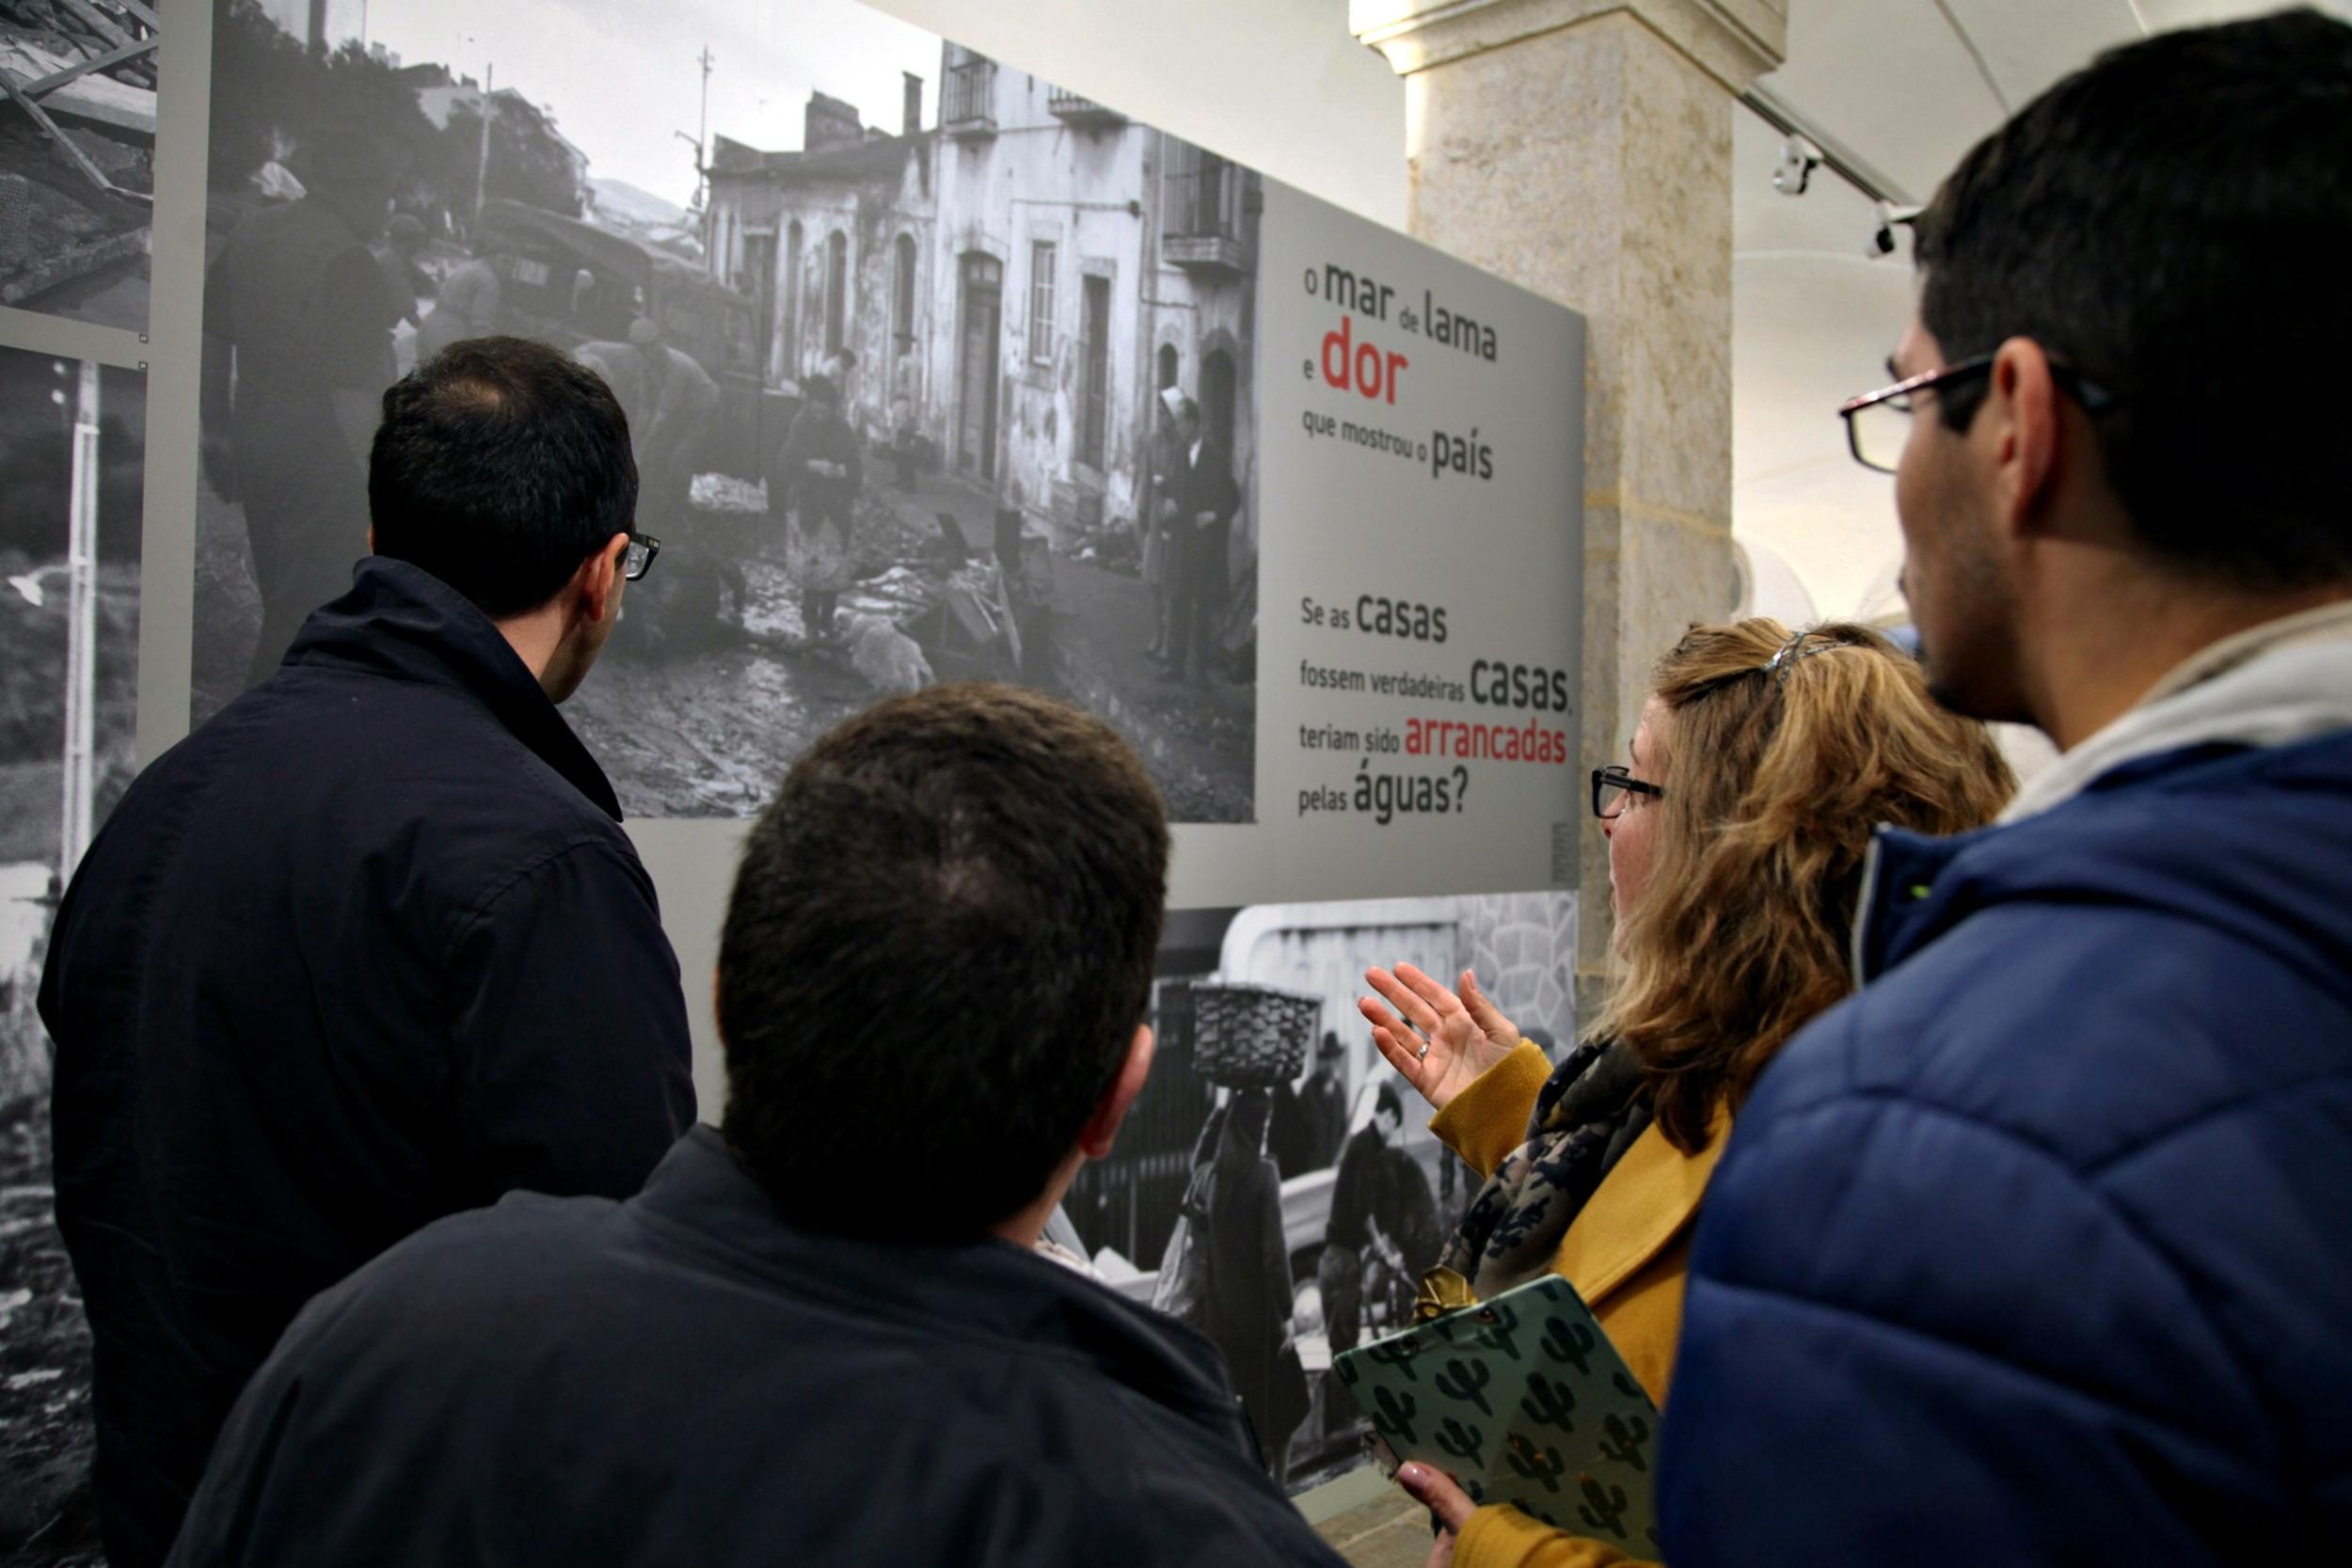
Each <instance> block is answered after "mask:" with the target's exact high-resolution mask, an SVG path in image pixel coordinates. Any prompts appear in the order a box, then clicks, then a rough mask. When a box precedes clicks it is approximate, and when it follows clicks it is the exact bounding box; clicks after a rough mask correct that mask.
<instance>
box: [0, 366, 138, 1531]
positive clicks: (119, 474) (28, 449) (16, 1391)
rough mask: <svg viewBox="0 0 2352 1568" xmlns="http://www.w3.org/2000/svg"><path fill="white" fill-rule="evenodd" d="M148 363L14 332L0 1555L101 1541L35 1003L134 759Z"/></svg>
mask: <svg viewBox="0 0 2352 1568" xmlns="http://www.w3.org/2000/svg"><path fill="white" fill-rule="evenodd" d="M146 445H147V379H146V377H145V376H143V375H141V374H139V373H138V372H135V371H127V370H115V369H111V368H107V367H103V366H99V365H94V364H90V363H88V362H87V361H84V360H77V359H60V358H56V357H55V356H50V355H45V354H27V353H24V352H22V351H20V350H16V349H0V494H5V495H6V496H7V497H8V504H7V505H6V506H0V1560H6V1561H8V1562H9V1563H12V1564H24V1568H53V1565H54V1568H68V1565H73V1568H80V1565H84V1564H87V1563H90V1562H93V1561H97V1560H99V1543H98V1524H97V1513H96V1505H95V1503H94V1501H93V1498H92V1496H91V1491H90V1479H89V1466H90V1455H91V1450H92V1445H93V1441H94V1439H93V1436H92V1432H91V1425H90V1334H89V1324H88V1320H87V1317H86V1316H85V1315H84V1313H83V1310H82V1297H81V1289H80V1286H79V1285H78V1283H77V1282H76V1280H75V1278H74V1275H73V1272H72V1264H71V1263H70V1262H69V1260H68V1259H67V1257H66V1250H65V1243H64V1239H63V1238H62V1236H61V1235H60V1234H59V1232H58V1229H57V1223H56V1182H55V1180H54V1178H53V1175H52V1172H51V1164H50V1103H51V1098H52V1097H51V1083H52V1074H51V1071H50V1065H51V1056H52V1048H51V1046H50V1043H49V1035H48V1032H47V1030H45V1029H44V1028H43V1027H42V1026H41V1022H40V1013H39V1011H38V1010H37V1000H38V997H39V994H40V976H41V968H42V965H43V964H44V962H45V961H46V960H47V958H48V954H49V938H50V931H51V928H52V927H53V926H54V925H55V923H56V913H57V904H58V900H59V898H60V897H61V896H62V895H63V894H64V891H65V887H66V883H67V882H68V881H69V880H70V879H72V875H73V869H74V867H75V866H76V865H77V864H79V863H80V862H81V858H82V851H83V850H84V849H85V848H86V847H88V844H89V842H90V839H91V837H92V835H94V834H95V833H96V832H97V831H98V829H99V827H100V826H101V825H102V824H103V822H104V820H105V817H106V815H107V813H108V812H109V811H111V810H112V809H113V807H114V804H115V802H116V801H117V800H120V799H121V798H122V792H123V791H124V790H125V789H127V788H129V787H130V784H131V777H132V774H133V772H134V771H135V768H136V751H135V721H136V714H137V707H138V641H139V556H140V534H139V531H140V522H141V511H142V503H143V499H144V489H145V483H144V479H143V472H144V466H145V458H146Z"/></svg>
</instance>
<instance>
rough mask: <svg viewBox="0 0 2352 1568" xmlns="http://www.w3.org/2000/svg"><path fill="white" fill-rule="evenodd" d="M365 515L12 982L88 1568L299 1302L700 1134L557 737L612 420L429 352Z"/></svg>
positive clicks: (592, 646)
mask: <svg viewBox="0 0 2352 1568" xmlns="http://www.w3.org/2000/svg"><path fill="white" fill-rule="evenodd" d="M368 483H369V500H370V506H371V509H372V513H373V549H374V550H375V552H376V553H375V554H374V555H373V556H371V557H370V558H368V559H366V560H364V561H362V562H360V563H359V565H358V569H357V570H356V572H355V573H354V574H353V576H352V581H351V587H350V590H349V592H347V593H346V594H343V596H342V597H341V598H339V599H337V600H335V601H334V602H332V603H330V604H327V605H326V606H324V607H323V608H321V609H319V610H316V611H315V612H313V613H312V614H311V616H310V620H309V621H308V622H307V623H306V624H305V625H304V626H303V627H302V630H301V633H300V635H299V636H297V637H296V638H295V639H294V646H293V648H292V649H291V650H290V651H289V652H288V653H287V656H286V660H285V663H284V665H283V666H282V667H281V668H280V669H279V670H278V673H276V674H275V675H273V676H271V677H270V679H269V680H267V681H265V682H264V683H262V685H261V686H259V687H257V688H255V689H253V690H251V691H248V692H246V694H245V695H244V696H242V697H240V698H239V699H237V700H236V701H235V702H233V703H231V704H230V705H229V706H228V707H227V708H225V709H223V710H222V712H221V713H220V714H219V715H218V716H217V717H216V718H215V719H214V720H213V721H211V722H210V723H208V724H206V725H205V726H204V727H203V728H202V729H200V730H199V731H197V732H196V734H194V735H192V736H189V737H188V738H187V739H186V740H184V741H183V742H182V743H181V744H180V745H178V746H176V747H174V748H172V750H171V751H170V752H167V753H166V754H165V755H164V756H163V757H162V758H160V759H159V760H158V761H157V762H156V763H155V764H154V765H153V766H152V767H151V768H149V769H148V770H147V771H146V773H145V774H143V775H142V776H141V777H140V778H139V779H138V780H137V782H136V783H135V784H133V785H132V786H131V789H130V791H129V793H128V794H127V795H125V796H124V798H123V800H122V803H121V804H120V805H119V806H118V807H116V808H115V811H114V814H113V816H112V817H111V819H110V820H109V821H108V822H107V824H106V827H105V829H104V830H103V832H101V833H100V834H99V836H98V839H97V841H96V842H95V843H94V844H92V845H91V847H90V849H89V853H88V855H87V857H86V858H85V859H84V860H83V862H82V865H81V868H80V870H79V871H78V872H77V873H76V875H75V877H74V879H73V883H72V887H71V888H70V889H69V890H68V892H67V895H66V898H65V902H64V905H63V907H62V908H61V909H60V910H59V911H58V915H57V922H56V934H55V937H54V939H53V942H52V944H51V949H50V954H49V960H48V966H47V969H46V971H45V972H44V974H42V978H41V992H40V1012H41V1018H42V1020H43V1021H44V1022H46V1023H47V1024H48V1026H49V1031H50V1035H51V1037H53V1038H54V1039H55V1040H56V1047H57V1055H56V1108H55V1117H56V1167H57V1219H58V1225H59V1227H60V1229H61V1230H62V1231H63V1232H64V1236H65V1241H66V1244H67V1248H68V1250H69V1251H70V1252H71V1254H72V1259H73V1266H74V1272H75V1274H76V1275H77V1276H78V1277H79V1279H80V1281H81V1285H82V1290H83V1294H84V1298H85V1300H86V1301H87V1305H88V1310H89V1319H90V1326H91V1331H92V1335H93V1338H94V1340H95V1347H94V1355H95V1376H96V1386H95V1396H94V1403H95V1410H96V1416H97V1425H98V1452H97V1466H96V1485H97V1493H98V1501H99V1508H100V1513H101V1521H102V1525H103V1529H104V1532H105V1539H106V1549H107V1555H108V1557H109V1559H110V1560H112V1561H113V1562H114V1563H115V1564H116V1565H117V1568H131V1565H134V1564H139V1563H153V1562H157V1561H160V1560H162V1558H163V1556H164V1554H165V1552H166V1551H167V1549H168V1548H169V1546H170V1544H171V1540H172V1534H173V1531H174V1530H175V1529H176V1528H177V1527H178V1525H179V1522H180V1517H181V1514H182V1513H183V1510H184V1508H185V1506H186V1503H187V1498H188V1496H189V1494H190V1493H191V1492H192V1491H193V1490H194V1489H195V1487H196V1483H197V1481H198V1480H199V1477H200V1475H201V1473H202V1470H203V1465H204V1460H205V1456H206V1454H207V1452H208V1451H209V1450H210V1449H211V1447H212V1444H213V1441H214V1437H215V1433H216V1432H217V1431H218V1429H219V1426H220V1423H221V1421H222V1420H223V1418H225V1417H226V1416H227V1415H228V1413H229V1408H230V1404H231V1402H233V1401H234V1400H235V1398H236V1396H237V1391H238V1389H239V1388H240V1387H241V1386H243V1385H244V1382H245V1380H246V1376H247V1375H248V1374H249V1373H250V1372H251V1371H252V1370H253V1369H254V1368H255V1367H257V1366H259V1365H260V1364H261V1362H262V1358H263V1357H264V1356H265V1355H267V1354H268V1353H269V1349H270V1346H271V1345H272V1344H273V1343H274V1342H275V1341H276V1340H277V1338H278V1333H279V1331H280V1330H282V1329H283V1328H284V1327H285V1326H286V1324H287V1323H288V1322H289V1321H291V1320H292V1319H293V1317H294V1313H295V1311H296V1310H297V1309H299V1308H300V1307H301V1306H302V1304H303V1303H304V1302H305V1301H306V1300H308V1299H309V1298H310V1296H311V1295H312V1294H313V1293H314V1292H316V1291H319V1290H321V1289H323V1288H324V1287H326V1286H327V1285H330V1284H332V1283H334V1282H335V1281H336V1280H338V1279H340V1278H342V1276H343V1275H346V1274H348V1273H350V1272H351V1270H353V1269H354V1268H356V1267H358V1265H359V1264H361V1263H363V1262H365V1261H366V1260H367V1259H370V1258H372V1257H373V1256H374V1255H375V1254H377V1253H379V1252H381V1251H382V1250H383V1249H384V1248H385V1247H387V1246H389V1245H390V1244H391V1243H394V1242H396V1241H398V1240H400V1239H401V1238H402V1237H404V1236H405V1235H407V1234H409V1233H410V1232H411V1231H414V1230H415V1229H417V1228H418V1227H421V1226H423V1225H425V1224H426V1223H428V1222H430V1221H432V1220H435V1219H437V1218H440V1217H441V1216H443V1215H445V1214H450V1213H453V1212H457V1211H459V1210H463V1209H469V1208H474V1207H477V1206H479V1205H482V1204H485V1203H489V1202H491V1201H493V1200H495V1199H496V1198H497V1197H498V1196H500V1195H501V1194H502V1193H505V1192H508V1191H511V1190H514V1189H516V1188H530V1189H532V1190H535V1191H542V1192H557V1193H602V1194H608V1195H611V1196H626V1195H627V1194H629V1193H632V1192H634V1191H636V1190H637V1188H638V1186H639V1185H640V1183H642V1182H643V1180H644V1177H645V1174H646V1173H647V1172H648V1171H650V1170H651V1169H652V1168H653V1166H654V1164H655V1163H656V1162H657V1161H658V1160H659V1159H660V1157H661V1155H662V1153H663V1151H664V1150H665V1149H667V1148H668V1147H669V1146H670V1144H671V1143H672V1142H673V1141H675V1138H676V1137H677V1135H678V1134H679V1133H680V1132H683V1131H684V1130H685V1129H686V1127H687V1126H688V1125H690V1124H691V1122H692V1120H693V1114H694V1098H693V1089H692V1086H691V1079H690V1077H689V1072H688V1058H689V1046H688V1038H687V1028H686V1015H685V998H684V993H683V991H682V990H680V988H679V985H678V977H677V963H676V959H675V957H674V956H673V955H672V953H671V951H670V945H669V942H668V941H667V940H666V939H665V938H664V937H663V935H662V932H661V926H660V915H659V911H657V910H656V908H655V904H654V893H653V886H652V883H651V882H650V881H649V880H648V879H647V878H646V876H645V872H644V867H643V866H641V865H640V864H639V863H638V860H637V855H636V852H635V850H634V849H632V848H631V847H630V845H629V841H628V835H627V834H626V833H624V832H622V831H621V828H620V807H619V803H618V801H617V800H615V799H614V798H613V794H612V786H611V785H610V784H607V783H606V781H605V778H604V775H603V774H602V772H600V771H599V770H598V769H597V768H596V763H595V762H594V761H593V760H592V759H591V758H590V757H589V755H588V753H587V752H586V751H585V750H584V749H582V747H581V746H580V742H579V741H578V740H577V739H576V738H575V737H574V736H573V735H572V732H571V731H570V730H569V729H568V728H567V727H566V726H565V725H564V721H563V719H562V718H561V717H560V716H559V715H558V713H557V712H556V707H555V705H556V704H557V703H558V702H561V701H562V700H563V699H564V697H566V696H568V695H569V694H570V693H571V691H572V690H573V689H575V688H576V687H577V686H578V685H579V684H580V680H581V678H582V677H583V676H585V675H586V674H587V673H588V669H589V666H590V665H591V664H593V663H594V662H595V660H596V654H597V651H598V650H599V649H600V648H601V647H602V646H603V643H604V640H605V637H606V635H607V633H608V632H609V631H610V630H611V629H612V623H613V621H614V619H615V618H616V617H617V616H618V615H619V613H620V603H621V594H622V583H623V580H624V579H625V578H627V577H628V576H630V575H632V573H633V572H634V571H639V570H642V569H643V565H644V560H645V558H647V557H648V556H649V555H650V552H651V547H652V542H651V541H649V540H648V541H641V540H639V539H638V538H637V537H636V536H634V535H632V534H631V533H630V531H629V529H630V520H631V515H632V513H633V511H634V508H635V504H636V491H637V476H636V468H635V466H634V465H633V464H632V463H631V461H630V458H629V451H628V429H627V426H626V424H625V422H624V420H623V419H622V416H621V411H620V409H619V407H618V405H617V404H614V402H613V401H612V394H611V392H610V391H608V390H607V389H606V388H605V386H604V384H603V383H602V382H600V381H598V380H597V379H596V376H595V375H594V373H593V372H589V371H586V370H584V369H582V368H580V366H578V365H575V364H573V363H572V362H571V361H570V360H569V359H567V358H565V357H564V356H563V355H562V354H560V353H559V352H557V351H556V350H553V349H550V348H547V347H545V346H543V345H540V344H536V343H530V342H524V341H520V340H517V339H512V338H492V339H481V340H476V341H469V342H466V343H462V344H459V345H458V346H457V347H455V348H453V349H451V350H450V351H448V352H447V353H445V354H443V355H441V356H438V357H437V358H435V359H433V360H432V361H430V362H429V363H427V364H426V365H424V366H422V367H421V368H420V369H419V370H418V371H417V372H416V373H414V374H412V375H410V376H409V377H408V378H407V379H405V380H404V381H402V382H400V383H399V384H397V385H396V386H394V387H393V388H391V389H390V390H389V392H387V393H385V394H384V399H383V420H382V423H381V425H380V426H379V427H378V429H377V430H376V432H375V436H374V441H373V454H372V458H371V463H370V467H369V479H368Z"/></svg>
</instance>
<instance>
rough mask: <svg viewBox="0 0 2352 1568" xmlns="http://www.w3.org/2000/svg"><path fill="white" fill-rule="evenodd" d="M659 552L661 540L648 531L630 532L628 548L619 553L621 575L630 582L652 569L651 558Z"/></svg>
mask: <svg viewBox="0 0 2352 1568" xmlns="http://www.w3.org/2000/svg"><path fill="white" fill-rule="evenodd" d="M660 553H661V541H660V540H659V539H656V538H655V537H654V536H653V535H652V534H650V533H632V534H630V535H629V536H628V549H627V550H625V551H623V552H622V555H621V576H622V577H624V578H628V580H629V581H631V582H635V581H636V580H637V579H638V578H642V577H644V575H645V574H646V573H647V572H650V571H652V570H653V558H654V557H655V556H657V555H660Z"/></svg>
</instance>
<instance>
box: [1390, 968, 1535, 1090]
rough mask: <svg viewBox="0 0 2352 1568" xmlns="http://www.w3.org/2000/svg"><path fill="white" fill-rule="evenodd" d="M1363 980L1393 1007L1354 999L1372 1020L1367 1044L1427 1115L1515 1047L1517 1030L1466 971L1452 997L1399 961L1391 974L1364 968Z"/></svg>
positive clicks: (1423, 975) (1475, 977) (1427, 978)
mask: <svg viewBox="0 0 2352 1568" xmlns="http://www.w3.org/2000/svg"><path fill="white" fill-rule="evenodd" d="M1364 979H1365V981H1366V982H1367V983H1368V984H1369V985H1370V986H1371V987H1372V989H1373V990H1376V991H1378V992H1379V993H1380V996H1381V997H1384V998H1386V999H1387V1001H1388V1003H1389V1007H1394V1008H1395V1009H1396V1010H1395V1011H1394V1012H1391V1011H1390V1010H1389V1007H1384V1006H1381V1005H1380V1001H1379V1000H1378V999H1375V998H1374V997H1370V996H1366V997H1361V998H1359V999H1358V1001H1357V1003H1356V1009H1357V1011H1359V1012H1360V1013H1362V1014H1363V1015H1364V1017H1365V1018H1366V1019H1368V1020H1370V1021H1371V1023H1372V1043H1373V1044H1375V1045H1376V1046H1378V1047H1379V1048H1380V1054H1381V1055H1383V1056H1386V1057H1387V1058H1388V1059H1389V1065H1390V1066H1391V1067H1393V1068H1395V1069H1396V1070H1397V1071H1399V1072H1401V1073H1403V1074H1404V1075H1405V1081H1406V1083H1408V1084H1410V1085H1413V1087H1414V1088H1416V1089H1419V1090H1420V1091H1421V1097H1422V1099H1423V1100H1426V1101H1429V1104H1430V1106H1431V1108H1432V1109H1434V1110H1439V1111H1442V1110H1444V1109H1445V1107H1446V1104H1447V1102H1448V1101H1451V1100H1453V1098H1454V1096H1455V1095H1457V1094H1460V1093H1461V1092H1462V1091H1463V1090H1464V1089H1465V1088H1468V1087H1469V1086H1470V1080H1471V1079H1473V1078H1476V1077H1477V1076H1478V1075H1479V1074H1480V1073H1482V1072H1484V1071H1486V1069H1488V1068H1490V1067H1492V1066H1494V1065H1495V1064H1496V1063H1497V1062H1499V1061H1501V1060H1502V1058H1503V1057H1505V1056H1508V1055H1509V1054H1510V1053H1511V1051H1512V1048H1513V1047H1514V1046H1516V1045H1518V1043H1519V1032H1518V1029H1516V1028H1514V1027H1513V1026H1512V1023H1511V1021H1510V1020H1509V1019H1507V1018H1505V1017H1503V1016H1502V1013H1500V1012H1498V1011H1497V1010H1496V1009H1495V1005H1494V1004H1493V1003H1492V1002H1490V1001H1488V1000H1487V999H1486V992H1485V991H1482V990H1479V989H1478V976H1477V975H1476V974H1473V973H1472V972H1470V970H1467V969H1466V970H1464V971H1462V979H1461V987H1462V989H1461V991H1460V993H1459V994H1456V993H1455V992H1454V991H1450V990H1446V989H1445V987H1443V986H1441V985H1439V984H1438V982H1437V981H1435V980H1432V979H1431V978H1430V977H1429V976H1428V975H1426V974H1422V972H1421V971H1420V970H1418V969H1415V968H1414V967H1413V966H1412V965H1411V964H1398V965H1397V966H1396V969H1395V972H1394V973H1391V972H1390V971H1388V970H1385V969H1367V970H1365V971H1364ZM1400 1015H1401V1016H1400Z"/></svg>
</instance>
